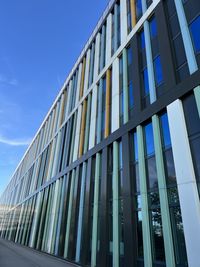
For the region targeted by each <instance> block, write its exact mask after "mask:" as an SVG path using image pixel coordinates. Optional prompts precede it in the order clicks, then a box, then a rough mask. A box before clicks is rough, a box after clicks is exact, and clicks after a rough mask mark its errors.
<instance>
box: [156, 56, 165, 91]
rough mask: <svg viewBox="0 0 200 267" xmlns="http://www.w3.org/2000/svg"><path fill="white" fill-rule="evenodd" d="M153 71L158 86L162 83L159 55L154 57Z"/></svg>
mask: <svg viewBox="0 0 200 267" xmlns="http://www.w3.org/2000/svg"><path fill="white" fill-rule="evenodd" d="M154 72H155V82H156V86H159V85H161V84H162V83H163V72H162V66H161V60H160V56H157V57H156V58H155V59H154Z"/></svg>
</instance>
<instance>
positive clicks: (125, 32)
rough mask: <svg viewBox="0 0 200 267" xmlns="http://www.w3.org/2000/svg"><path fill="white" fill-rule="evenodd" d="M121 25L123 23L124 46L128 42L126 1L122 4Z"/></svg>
mask: <svg viewBox="0 0 200 267" xmlns="http://www.w3.org/2000/svg"><path fill="white" fill-rule="evenodd" d="M120 23H121V43H122V44H123V43H124V42H125V41H126V38H127V34H128V25H127V1H126V0H121V2H120Z"/></svg>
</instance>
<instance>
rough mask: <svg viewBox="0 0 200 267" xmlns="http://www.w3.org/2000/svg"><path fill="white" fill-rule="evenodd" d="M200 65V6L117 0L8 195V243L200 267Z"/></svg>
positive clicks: (125, 265)
mask: <svg viewBox="0 0 200 267" xmlns="http://www.w3.org/2000/svg"><path fill="white" fill-rule="evenodd" d="M199 67H200V2H199V0H182V1H181V0H175V1H174V0H154V1H152V0H137V1H134V0H120V1H111V2H110V4H109V5H108V7H107V9H106V11H105V12H104V14H103V16H102V18H101V19H100V21H99V23H98V25H97V27H96V29H95V30H94V32H93V34H92V36H91V38H90V39H89V41H88V43H87V44H86V46H85V48H84V50H83V51H82V53H81V56H80V57H79V59H78V61H77V63H76V64H75V66H74V68H73V70H72V72H71V73H70V75H69V76H68V78H67V80H66V82H65V84H64V86H63V88H62V90H61V91H60V93H59V95H58V97H57V99H56V100H55V102H54V104H53V106H52V108H51V109H50V111H49V112H48V114H47V116H46V118H45V120H44V122H43V123H42V125H41V127H40V129H39V130H38V132H37V134H36V135H35V138H34V139H33V141H32V143H31V145H30V146H29V148H28V150H27V152H26V153H25V155H24V157H23V159H22V160H21V162H20V164H19V165H18V167H17V169H16V171H15V173H14V175H13V177H12V179H11V181H10V183H9V185H8V186H7V188H6V190H5V192H4V193H3V195H2V196H1V199H0V203H1V209H0V212H1V214H0V235H1V237H2V238H5V239H8V240H11V241H13V242H16V243H20V244H22V245H25V246H29V247H31V248H34V249H37V250H40V251H43V252H47V253H50V254H53V255H55V256H57V257H61V258H64V259H66V260H67V261H71V262H75V263H77V264H79V265H81V266H92V267H95V266H100V267H104V266H105V267H106V266H113V267H129V266H130V267H131V266H138V267H140V266H145V267H161V266H167V267H185V266H190V267H199V263H200V253H199V249H200V199H199V193H200V186H199V180H200V154H199V151H200V70H199Z"/></svg>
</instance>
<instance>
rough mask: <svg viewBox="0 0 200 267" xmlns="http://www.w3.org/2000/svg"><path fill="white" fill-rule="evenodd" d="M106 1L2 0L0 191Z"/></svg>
mask: <svg viewBox="0 0 200 267" xmlns="http://www.w3.org/2000/svg"><path fill="white" fill-rule="evenodd" d="M108 2H109V1H108V0H101V1H92V0H84V1H73V0H28V1H27V0H17V1H13V0H2V1H0V36H1V41H0V194H1V193H2V192H3V190H4V189H5V186H6V184H7V183H8V181H9V180H10V177H11V175H12V173H13V172H14V170H15V168H16V166H17V165H18V163H19V161H20V159H21V158H22V156H23V154H24V152H25V150H26V149H27V147H28V144H29V143H30V141H31V139H32V137H33V136H34V134H35V133H36V131H37V129H38V128H39V126H40V124H41V122H42V121H43V119H44V117H45V115H46V113H47V112H48V110H49V108H50V106H51V104H52V103H53V101H54V99H55V97H56V95H57V94H58V92H59V90H60V88H61V86H62V84H63V82H64V80H65V79H66V77H67V74H68V73H69V72H70V70H71V68H72V67H73V64H74V63H75V61H76V59H77V58H78V56H79V54H80V52H81V50H82V48H83V46H84V44H85V43H86V41H87V39H88V38H89V36H90V34H91V32H92V30H93V29H94V27H95V26H96V24H97V22H98V19H99V18H100V16H101V15H102V13H103V11H104V9H105V7H106V5H107V4H108Z"/></svg>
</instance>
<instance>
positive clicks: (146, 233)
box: [137, 125, 153, 267]
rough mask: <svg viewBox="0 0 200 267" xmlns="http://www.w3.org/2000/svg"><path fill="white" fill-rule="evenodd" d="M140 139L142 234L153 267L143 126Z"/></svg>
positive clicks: (145, 253)
mask: <svg viewBox="0 0 200 267" xmlns="http://www.w3.org/2000/svg"><path fill="white" fill-rule="evenodd" d="M137 137H138V162H139V177H140V192H141V201H142V234H143V246H144V263H145V267H147V266H148V267H152V266H153V265H152V249H151V238H150V226H149V210H148V195H147V182H146V181H147V174H146V164H145V156H144V138H143V129H142V126H140V125H139V126H138V127H137Z"/></svg>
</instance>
